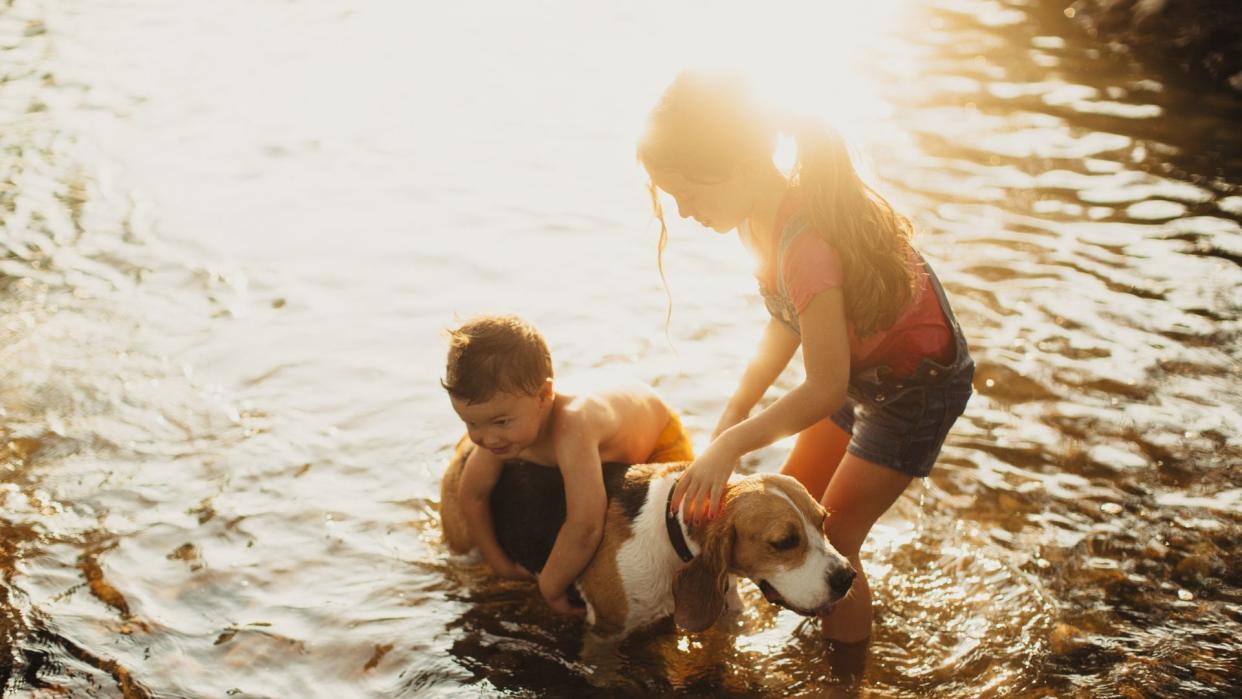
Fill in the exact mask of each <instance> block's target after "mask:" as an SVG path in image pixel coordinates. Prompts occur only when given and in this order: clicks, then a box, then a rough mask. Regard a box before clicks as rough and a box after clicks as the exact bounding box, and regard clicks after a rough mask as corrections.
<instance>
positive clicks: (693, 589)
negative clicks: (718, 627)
mask: <svg viewBox="0 0 1242 699" xmlns="http://www.w3.org/2000/svg"><path fill="white" fill-rule="evenodd" d="M708 527H709V529H708V530H707V537H706V539H705V540H704V542H703V550H702V551H701V552H700V553H699V555H698V557H697V558H695V559H694V560H693V561H691V562H690V564H689V565H687V566H686V567H684V568H682V569H681V570H679V571H677V573H676V574H674V576H673V621H674V622H675V623H676V624H677V625H678V626H680V627H681V628H683V629H685V630H687V631H702V630H704V629H706V628H707V627H709V626H711V625H712V624H713V623H715V621H716V619H718V618H719V617H720V614H721V612H722V611H724V603H725V598H724V595H725V585H726V580H725V574H726V573H727V572H728V568H729V560H730V559H731V558H732V557H733V542H734V539H735V538H736V536H737V533H736V531H735V530H734V528H733V523H732V520H731V519H730V518H721V519H720V520H718V521H717V522H714V523H712V524H709V525H708Z"/></svg>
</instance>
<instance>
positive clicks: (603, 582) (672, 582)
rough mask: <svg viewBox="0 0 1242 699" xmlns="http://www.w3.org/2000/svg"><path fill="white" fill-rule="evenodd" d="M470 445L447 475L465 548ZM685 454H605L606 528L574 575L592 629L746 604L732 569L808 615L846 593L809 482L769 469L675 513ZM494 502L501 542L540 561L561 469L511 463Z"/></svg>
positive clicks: (460, 448)
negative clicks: (656, 460)
mask: <svg viewBox="0 0 1242 699" xmlns="http://www.w3.org/2000/svg"><path fill="white" fill-rule="evenodd" d="M473 448H474V445H473V444H471V443H470V441H469V440H468V439H462V440H461V442H459V443H458V445H457V449H456V450H455V452H454V454H453V458H452V460H451V462H450V463H449V467H448V469H447V470H446V471H445V473H444V477H443V478H442V480H441V482H440V521H441V526H442V527H443V530H444V538H445V542H446V543H447V544H448V547H449V549H450V550H451V551H453V552H454V553H459V554H460V553H466V552H467V551H469V550H470V549H471V548H472V545H471V544H470V539H469V536H468V534H467V532H466V526H465V521H464V520H463V518H462V514H461V508H460V506H459V504H458V502H457V489H458V484H459V482H460V478H461V470H462V467H463V465H464V464H465V461H466V457H467V456H469V455H470V452H471V451H472V450H473ZM688 465H689V464H688V463H677V464H643V465H638V466H629V467H627V466H625V465H623V464H605V465H604V487H605V490H606V491H607V493H608V510H607V514H606V516H605V521H604V534H603V538H602V540H601V541H600V545H599V548H598V549H597V550H596V552H595V556H594V558H592V559H591V562H590V564H588V566H587V568H586V570H585V571H583V573H582V575H581V576H580V577H579V578H578V581H577V582H576V583H575V588H576V591H577V592H578V594H579V596H580V597H581V598H582V601H583V602H584V603H585V604H586V621H587V624H588V626H589V627H590V629H591V631H592V633H593V634H594V635H595V636H596V637H598V638H604V639H606V638H613V637H620V636H624V635H626V634H628V633H630V632H632V631H635V630H637V629H639V628H642V627H644V626H647V625H648V624H650V623H652V622H655V621H658V620H660V619H663V618H665V617H667V616H669V615H670V614H671V615H672V616H673V620H674V621H675V622H676V624H677V625H678V626H680V627H681V628H684V629H687V630H690V631H702V630H704V629H706V628H708V627H709V626H711V625H712V624H713V623H714V622H715V621H716V619H717V618H718V617H719V616H720V615H721V613H722V612H723V611H724V609H725V606H726V603H729V605H730V607H732V606H734V605H735V604H739V605H740V600H739V599H737V593H736V588H735V586H734V584H733V576H735V575H740V576H742V577H745V578H749V579H750V580H752V581H754V582H755V583H756V584H758V586H759V589H760V591H761V592H762V593H763V596H764V597H765V598H766V599H767V600H768V601H769V602H772V603H775V604H779V605H781V606H783V607H785V608H787V609H791V610H793V611H795V612H797V613H799V614H803V615H806V616H811V615H815V614H822V613H825V612H827V611H829V610H831V609H832V607H833V605H835V604H836V603H837V602H838V601H839V600H840V599H841V598H842V597H844V596H845V594H846V593H847V592H848V591H849V589H850V586H851V585H852V584H853V582H854V575H855V573H854V570H853V569H852V568H850V564H849V561H847V560H846V559H845V557H844V556H842V555H841V554H840V553H838V552H837V551H836V549H834V548H833V547H832V545H831V544H830V543H828V539H827V537H826V536H825V535H824V530H823V522H824V518H825V517H826V516H827V512H826V511H825V510H824V508H823V507H821V506H820V505H819V503H817V502H815V500H814V498H812V497H811V495H810V494H809V493H808V492H807V491H806V488H804V487H802V484H800V483H799V482H798V481H797V480H795V479H793V478H790V477H789V476H782V475H777V474H770V473H765V474H756V475H751V476H747V477H745V478H740V479H735V480H733V481H731V482H730V483H729V485H728V486H727V487H726V489H725V493H724V508H723V512H722V513H721V514H720V515H719V516H717V518H716V519H714V520H711V521H709V522H706V523H704V524H701V525H699V526H691V525H690V524H689V523H688V522H687V521H686V520H685V519H684V518H682V517H681V515H680V514H677V515H669V514H668V510H669V500H670V497H671V495H672V489H673V486H674V484H675V483H676V482H677V478H678V476H680V474H681V472H682V471H683V470H684V469H685V468H686V466H688ZM491 509H492V518H493V523H494V526H495V528H496V537H497V540H498V541H499V543H500V546H501V548H503V549H504V551H505V553H506V554H508V555H509V556H510V557H511V558H512V559H513V560H515V561H517V562H518V563H520V564H522V565H523V566H524V567H525V568H526V569H527V570H530V571H531V572H534V573H536V574H537V573H538V572H539V571H541V570H542V569H543V565H544V562H545V561H547V558H548V554H549V553H550V552H551V550H552V544H553V542H554V541H555V540H556V535H557V532H558V531H559V530H560V527H561V523H562V522H564V520H565V494H564V485H563V483H562V481H561V475H560V471H559V470H557V469H555V468H550V467H547V466H541V465H538V464H532V463H529V462H524V461H509V462H506V463H505V466H504V470H503V472H502V474H501V476H500V479H499V480H498V481H497V482H496V486H495V488H494V489H493V490H492V496H491Z"/></svg>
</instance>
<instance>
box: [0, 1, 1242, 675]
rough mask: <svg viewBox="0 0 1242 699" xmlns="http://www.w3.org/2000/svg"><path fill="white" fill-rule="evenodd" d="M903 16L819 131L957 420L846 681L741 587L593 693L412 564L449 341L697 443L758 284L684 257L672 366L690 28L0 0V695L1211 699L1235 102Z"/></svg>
mask: <svg viewBox="0 0 1242 699" xmlns="http://www.w3.org/2000/svg"><path fill="white" fill-rule="evenodd" d="M918 4H919V3H898V5H899V11H897V12H896V13H895V14H894V15H892V16H891V19H890V20H886V21H885V22H882V23H880V25H879V29H880V30H882V31H879V33H876V34H874V35H873V36H871V37H870V38H869V39H868V40H867V41H866V42H864V43H863V48H861V49H860V51H859V55H858V57H857V58H858V65H859V68H858V71H859V72H858V75H859V76H860V79H861V81H862V83H864V84H867V85H871V86H873V88H872V89H873V91H872V92H870V93H867V95H865V96H864V95H863V93H859V95H858V96H856V97H855V96H853V95H850V96H849V97H850V99H853V100H855V101H856V103H852V105H851V106H854V107H858V108H859V110H858V112H857V113H856V114H855V117H856V120H857V121H858V122H860V123H865V124H866V125H867V128H865V129H857V131H858V132H859V133H860V134H861V137H860V138H859V139H858V140H859V141H860V142H859V144H858V145H859V147H860V150H862V151H863V152H865V153H866V154H867V156H868V157H869V159H870V161H871V166H872V169H873V170H874V172H875V173H876V175H877V176H878V179H879V181H880V182H882V183H883V185H884V187H885V188H886V189H887V191H889V192H891V193H892V194H893V196H894V198H895V199H896V200H897V201H899V202H900V203H901V205H902V207H903V208H904V209H905V210H906V211H908V212H909V213H910V214H911V215H912V216H913V217H914V218H915V219H916V221H917V222H918V224H919V225H920V228H921V230H922V234H921V238H920V243H919V245H920V248H921V249H922V250H923V251H924V254H925V255H926V256H927V257H928V258H929V259H930V260H931V261H932V262H933V264H934V265H935V266H936V268H937V270H938V272H939V273H940V276H941V278H942V279H943V280H944V281H945V283H946V286H947V288H948V289H949V291H950V293H951V295H952V298H953V301H954V304H955V307H956V309H957V312H958V314H959V316H960V318H961V320H962V323H963V325H964V327H966V328H967V332H968V334H969V335H970V339H971V344H972V350H973V351H974V353H975V356H976V358H977V360H978V364H979V370H978V373H977V375H976V390H977V395H976V398H975V399H974V400H973V402H972V404H971V406H970V408H969V410H968V412H967V414H966V415H965V416H964V417H963V419H962V420H960V421H959V423H958V424H957V426H956V427H955V430H954V432H953V434H952V435H951V436H950V438H949V442H948V444H947V446H946V448H945V450H944V453H943V455H942V458H941V461H940V464H939V465H938V467H937V469H936V471H935V473H934V474H933V476H932V478H930V479H928V480H927V481H926V482H925V483H923V484H916V485H915V486H913V487H912V488H911V489H910V491H909V492H908V493H907V495H906V496H905V497H903V499H902V500H901V501H900V502H899V503H898V504H897V505H896V506H895V507H894V509H893V511H892V512H891V513H890V515H889V516H887V517H886V518H885V519H884V520H882V521H881V523H880V524H879V525H878V526H877V528H876V530H875V532H874V533H873V535H872V538H871V540H870V543H869V545H868V547H867V548H865V552H866V556H867V562H868V565H869V570H870V571H872V572H871V576H872V580H874V581H875V584H874V587H875V588H876V589H875V595H876V604H877V615H878V619H877V626H876V630H875V636H874V643H873V645H872V649H871V653H870V656H869V657H867V658H866V659H865V665H864V669H863V671H862V673H861V676H860V675H859V673H858V668H857V663H856V660H857V659H856V658H849V657H846V656H844V655H842V654H833V653H830V652H829V650H830V649H829V648H828V647H826V645H825V644H824V642H823V641H822V640H821V639H820V638H819V634H818V629H817V627H816V625H815V624H813V623H809V622H803V621H802V620H801V619H800V618H799V617H796V616H794V615H791V614H789V613H787V612H781V613H776V612H775V611H773V609H772V608H770V607H769V606H768V605H767V604H766V603H764V602H763V600H762V598H761V597H760V595H759V594H758V593H757V591H755V590H754V589H753V588H751V587H749V586H747V587H746V588H745V590H744V591H745V595H744V596H745V597H746V599H747V601H748V611H747V612H746V614H745V616H744V619H743V621H742V623H741V626H740V627H739V628H737V629H734V630H733V631H732V632H730V633H724V632H722V631H719V630H714V631H712V632H709V633H706V634H703V635H698V636H689V635H678V634H676V633H675V632H673V631H672V630H671V629H668V628H664V629H657V630H656V631H654V632H652V633H649V634H646V635H644V636H641V637H637V638H635V639H632V640H631V641H630V642H629V643H627V644H626V645H625V646H624V647H623V648H622V649H621V652H620V654H619V655H617V656H614V657H611V658H606V659H600V660H598V661H596V662H593V663H583V662H581V661H579V660H578V658H577V651H578V642H577V641H576V634H577V632H578V629H577V628H576V627H575V626H574V625H573V624H572V623H570V622H566V621H562V620H557V619H552V618H550V615H549V613H547V612H546V611H545V610H544V608H543V606H542V604H541V602H540V601H539V600H538V599H537V595H536V593H534V592H533V591H532V590H531V589H530V588H529V587H527V586H524V585H521V584H508V583H496V582H493V581H490V580H488V579H487V578H486V577H485V576H483V575H482V574H481V572H480V570H479V569H478V568H476V567H471V566H470V565H467V564H466V563H465V562H462V561H454V560H450V559H448V558H446V557H445V554H444V551H443V549H442V547H441V545H440V543H439V533H438V530H437V525H436V507H437V502H436V501H437V498H438V476H439V474H440V472H441V471H442V469H443V466H444V461H445V459H446V456H447V452H448V447H449V446H450V445H451V441H452V438H453V437H454V436H455V435H456V432H457V430H458V426H457V425H456V424H455V423H454V419H453V416H452V415H451V413H450V412H449V410H448V406H447V403H446V401H445V400H444V398H443V396H442V395H441V391H440V389H439V387H438V385H437V383H436V379H437V377H438V371H439V370H440V367H441V363H442V353H443V345H442V338H441V337H440V335H439V334H438V333H439V331H440V329H441V328H443V327H445V326H446V325H449V324H451V323H452V322H453V318H454V313H457V314H461V315H466V314H469V313H473V312H481V311H518V312H521V313H523V314H524V315H526V316H528V317H529V318H531V319H532V320H533V321H535V322H536V323H537V324H538V325H540V327H541V328H542V329H543V330H544V332H545V334H546V335H547V336H548V337H549V340H550V342H551V344H552V347H553V354H554V357H555V359H556V361H557V366H558V371H559V373H560V374H562V375H568V376H572V375H574V374H580V373H583V372H584V371H586V370H594V369H616V370H618V371H623V372H625V373H627V374H630V375H635V376H637V377H639V378H641V379H644V380H647V381H649V382H652V383H653V384H656V385H657V386H658V388H659V389H660V391H661V392H662V393H664V395H665V396H666V397H667V398H668V400H669V401H670V403H672V404H673V405H674V406H677V407H678V408H679V409H680V410H682V411H683V412H684V414H685V416H686V420H687V423H688V424H689V425H690V427H691V428H692V429H693V430H696V431H697V434H698V436H699V438H700V442H701V440H702V439H703V438H704V436H705V435H706V434H707V433H708V432H709V431H710V428H711V425H713V424H714V422H715V419H716V417H717V414H718V411H719V409H720V406H721V401H722V400H723V399H724V398H725V397H726V396H727V395H728V393H727V392H728V391H729V390H730V389H731V388H732V386H733V382H734V381H735V380H736V377H737V375H738V372H739V371H740V369H741V367H742V366H743V365H744V362H745V360H746V359H747V358H748V357H749V354H750V351H751V347H752V345H753V341H754V339H755V337H756V336H757V332H758V328H759V323H760V322H761V321H762V318H763V311H762V307H761V305H760V304H759V302H758V299H757V297H756V295H755V294H754V292H753V289H752V283H751V282H750V281H749V278H748V276H747V275H748V262H747V261H746V260H745V259H744V258H743V256H742V254H741V251H740V246H737V245H736V244H734V243H731V242H726V241H722V240H716V239H714V238H709V237H708V236H705V235H704V234H703V233H702V232H701V231H697V230H695V229H693V228H691V227H688V226H678V225H675V226H673V228H672V231H671V232H672V234H673V243H672V248H671V250H670V254H669V257H668V262H669V274H670V278H671V281H672V285H673V291H674V295H675V315H674V320H673V323H672V326H671V330H670V334H671V336H672V342H673V347H674V348H675V350H676V351H675V352H674V351H673V350H671V349H670V348H669V345H668V344H667V343H666V341H665V339H664V337H663V334H662V333H663V329H662V321H663V317H664V316H663V311H664V296H663V292H662V291H661V289H660V287H659V283H658V279H657V278H656V275H655V272H654V269H653V267H654V265H653V261H654V260H653V257H654V249H653V241H654V232H653V229H652V226H651V223H650V219H649V214H648V212H647V211H646V209H645V208H644V204H643V193H642V188H641V184H642V182H641V178H640V177H639V173H637V172H636V168H635V165H634V163H633V159H632V136H633V133H632V131H633V130H636V129H637V124H638V120H639V119H640V118H641V114H642V112H643V110H645V109H646V107H647V105H648V104H649V100H650V96H651V95H650V92H649V90H650V89H651V86H652V85H654V86H656V88H655V89H658V86H659V85H662V84H663V83H664V82H665V81H666V80H667V79H668V77H669V76H670V75H671V73H672V71H673V70H675V68H676V67H677V66H678V65H680V63H682V62H685V61H686V60H690V59H693V58H695V54H694V50H695V48H697V47H701V46H703V45H705V44H702V43H700V44H694V45H693V46H692V47H691V48H687V49H681V48H678V47H681V46H682V45H683V44H686V43H688V42H689V38H688V34H689V31H688V29H687V27H695V28H699V29H702V30H704V32H705V33H710V30H712V29H715V28H716V27H715V25H714V24H713V23H712V21H711V18H710V16H707V17H706V18H705V17H703V16H697V15H695V14H693V13H692V12H691V11H690V10H667V8H663V6H660V5H655V4H637V5H635V6H633V7H628V8H626V9H616V10H610V11H608V12H610V13H612V14H611V15H608V16H602V17H597V16H593V15H588V14H587V13H586V11H585V10H583V9H579V8H577V7H576V6H575V5H572V4H558V3H543V4H535V5H533V6H529V7H525V8H524V9H521V10H518V9H500V8H492V7H491V6H488V8H487V9H488V11H487V12H482V11H481V9H482V6H480V5H479V4H478V3H463V4H461V5H460V6H457V7H455V8H453V9H447V8H446V9H442V10H437V11H436V14H434V15H431V16H427V15H426V13H420V12H419V11H418V10H417V9H416V8H409V7H407V6H405V5H404V4H402V3H397V2H388V3H344V2H327V1H322V2H306V3H242V2H240V1H232V2H221V3H215V4H212V5H211V6H210V7H201V8H191V7H189V6H182V4H179V3H178V4H172V3H157V2H151V1H149V0H130V1H128V2H122V1H120V0H116V1H109V2H101V3H91V4H89V5H88V4H86V3H70V2H64V3H54V2H20V1H19V2H13V3H9V4H8V5H7V6H6V7H5V8H4V9H0V57H2V60H0V162H3V167H2V168H0V175H2V177H3V179H0V221H2V222H3V225H4V230H3V231H2V232H0V536H2V538H0V688H3V694H4V695H5V696H9V695H12V696H62V695H68V696H75V697H77V696H102V697H112V696H126V697H146V696H225V695H235V696H271V697H299V696H324V697H338V696H367V695H370V696H421V695H423V694H433V693H434V694H448V695H453V694H462V695H474V694H476V693H478V692H485V693H487V692H491V693H503V694H517V695H528V696H557V695H565V694H568V693H571V692H573V693H587V692H589V691H596V692H602V693H610V692H611V693H618V694H622V693H632V694H644V695H649V694H656V693H661V692H668V691H672V690H677V689H685V690H688V691H689V692H691V693H693V694H699V695H728V694H734V695H761V696H787V695H790V694H799V693H802V694H817V693H822V692H828V691H834V690H841V691H852V690H858V691H861V692H862V693H863V694H865V695H869V696H884V697H887V696H938V697H939V696H945V697H979V696H998V697H1000V696H1005V697H1009V696H1027V697H1038V696H1078V695H1082V696H1124V697H1136V696H1152V697H1155V696H1161V697H1163V696H1220V697H1225V696H1235V695H1237V694H1238V693H1239V692H1240V691H1242V671H1240V670H1239V666H1240V664H1242V640H1239V637H1240V635H1242V634H1240V633H1239V632H1240V631H1242V612H1239V609H1240V606H1239V601H1240V600H1239V597H1240V596H1242V595H1240V589H1242V560H1240V559H1239V553H1238V548H1237V546H1236V544H1235V542H1236V541H1237V539H1238V536H1239V533H1240V526H1242V516H1240V515H1239V509H1240V507H1239V506H1240V505H1242V473H1240V472H1239V469H1238V464H1239V462H1240V461H1242V458H1240V457H1242V439H1240V438H1239V430H1238V426H1239V425H1240V424H1242V380H1240V379H1239V357H1240V356H1242V348H1240V344H1239V309H1240V308H1242V285H1240V282H1242V266H1240V265H1242V226H1240V225H1239V221H1242V129H1239V128H1238V124H1239V123H1242V104H1239V103H1238V102H1237V100H1236V99H1235V98H1230V97H1223V96H1216V95H1212V94H1208V93H1205V92H1203V91H1201V90H1200V89H1199V88H1197V87H1196V86H1194V85H1192V84H1188V82H1187V81H1186V80H1185V79H1182V78H1178V77H1177V76H1163V75H1160V74H1157V73H1154V72H1152V71H1150V70H1143V69H1139V68H1137V67H1135V66H1132V65H1131V64H1130V63H1128V62H1127V61H1125V60H1122V59H1119V58H1116V57H1113V56H1111V55H1109V54H1101V53H1100V52H1099V51H1098V50H1097V49H1095V48H1093V47H1091V46H1090V45H1089V44H1087V43H1086V42H1085V41H1083V40H1082V39H1081V38H1080V37H1079V35H1078V33H1077V31H1076V30H1075V29H1074V28H1073V27H1072V26H1070V24H1069V23H1068V22H1067V21H1066V20H1065V19H1064V17H1063V16H1062V15H1061V14H1060V13H1059V11H1058V10H1057V9H1055V8H1051V9H1049V8H1044V7H1042V6H1040V5H1036V4H1032V5H1030V6H1027V5H1026V4H1025V3H1017V2H1011V3H1000V2H985V1H975V0H943V1H939V2H935V3H927V4H928V5H931V7H930V8H927V9H917V8H915V7H914V5H918ZM851 11H852V10H851ZM661 13H663V14H661ZM679 13H680V14H679ZM843 13H844V14H843V15H842V16H849V14H850V13H849V12H845V11H843ZM660 19H663V20H664V21H663V22H661V21H659V20H660ZM549 27H550V28H549ZM567 28H572V31H571V30H569V29H567ZM875 30H876V28H875V27H874V26H873V27H871V28H870V31H875ZM760 33H761V32H756V34H760ZM723 40H724V37H708V38H707V39H704V40H703V41H705V42H710V41H723ZM640 46H643V47H647V48H642V49H639V48H637V47H640ZM745 49H746V47H745V45H739V46H738V47H737V50H738V51H744V50H745ZM532 76H533V77H532ZM627 81H629V82H627ZM808 91H810V92H814V90H813V89H808ZM867 100H869V101H867ZM606 115H610V116H611V117H612V118H611V119H608V118H604V117H605V116H606ZM626 129H630V131H627V130H626ZM797 380H798V376H797V372H796V371H791V372H790V374H789V375H787V376H785V377H783V378H782V379H781V381H780V383H779V385H781V386H784V387H788V386H790V385H793V384H794V383H796V382H797ZM787 447H788V444H787V443H786V444H778V445H775V446H773V447H771V448H769V449H765V450H763V451H761V452H758V453H757V454H755V455H753V456H752V457H751V458H750V459H748V460H747V461H746V462H745V464H744V468H745V469H747V470H750V471H757V470H773V469H775V468H777V467H778V466H779V464H780V461H781V456H782V455H783V453H784V450H785V449H786V448H787Z"/></svg>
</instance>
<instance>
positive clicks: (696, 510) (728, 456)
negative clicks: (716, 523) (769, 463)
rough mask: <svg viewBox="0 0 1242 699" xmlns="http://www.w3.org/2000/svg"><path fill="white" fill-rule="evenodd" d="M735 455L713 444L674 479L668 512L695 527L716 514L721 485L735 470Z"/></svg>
mask: <svg viewBox="0 0 1242 699" xmlns="http://www.w3.org/2000/svg"><path fill="white" fill-rule="evenodd" d="M738 459H739V457H738V455H737V454H736V453H734V451H733V450H731V449H729V448H728V446H727V445H726V444H725V442H724V440H720V439H717V440H715V441H713V442H712V443H711V444H710V445H709V446H708V447H707V449H706V450H705V451H704V452H703V454H702V455H700V456H699V458H697V459H695V460H694V463H692V464H690V466H689V467H688V468H687V469H686V471H685V473H683V474H681V478H679V479H677V486H676V487H675V488H674V489H673V499H672V502H671V503H670V505H671V507H672V512H677V511H678V510H680V511H681V512H682V514H683V515H684V516H685V518H686V521H688V522H691V521H692V523H693V524H695V525H698V524H701V523H702V522H703V521H704V520H709V519H715V518H716V515H718V514H720V498H721V495H722V494H723V493H724V487H725V483H727V482H728V480H729V476H730V475H732V473H733V469H734V468H736V467H737V464H738Z"/></svg>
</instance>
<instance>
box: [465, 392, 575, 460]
mask: <svg viewBox="0 0 1242 699" xmlns="http://www.w3.org/2000/svg"><path fill="white" fill-rule="evenodd" d="M551 398H552V382H551V381H548V382H546V383H544V385H543V388H542V389H540V390H539V392H538V393H535V394H529V393H510V392H508V391H499V392H497V393H496V394H495V395H494V396H492V397H491V398H489V399H487V400H485V401H481V402H478V403H467V402H466V401H464V400H459V399H458V398H455V397H453V396H449V400H450V401H452V403H453V410H454V411H456V412H457V416H458V417H460V418H461V420H462V422H464V423H466V432H467V434H468V435H469V436H470V441H472V442H474V443H475V444H476V445H478V446H479V447H480V448H483V449H487V450H488V451H490V452H492V453H493V454H495V455H496V456H497V457H498V458H501V459H512V458H514V457H516V456H517V455H518V454H519V453H520V452H521V451H522V450H523V449H525V448H527V447H529V446H530V445H532V444H534V443H535V440H536V439H538V438H539V428H540V427H541V426H542V417H543V415H544V410H543V408H544V406H545V405H547V403H548V401H550V400H551Z"/></svg>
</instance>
